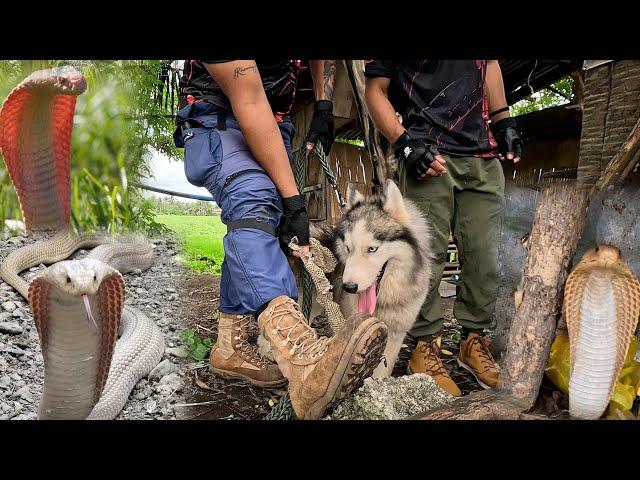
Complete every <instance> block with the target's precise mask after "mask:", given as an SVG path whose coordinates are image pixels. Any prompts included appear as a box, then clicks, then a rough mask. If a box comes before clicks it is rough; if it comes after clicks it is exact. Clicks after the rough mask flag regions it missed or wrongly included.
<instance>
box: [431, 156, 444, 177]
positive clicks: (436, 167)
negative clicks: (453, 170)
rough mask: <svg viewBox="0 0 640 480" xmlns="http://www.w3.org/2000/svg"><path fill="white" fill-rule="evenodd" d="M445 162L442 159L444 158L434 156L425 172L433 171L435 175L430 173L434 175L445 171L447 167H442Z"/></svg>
mask: <svg viewBox="0 0 640 480" xmlns="http://www.w3.org/2000/svg"><path fill="white" fill-rule="evenodd" d="M445 163H446V162H445V161H444V158H442V157H440V156H438V157H436V159H435V160H434V161H433V162H431V165H430V166H429V169H428V170H427V173H429V170H431V171H433V172H435V175H432V176H434V177H435V176H439V175H443V174H445V173H447V169H446V168H444V164H445Z"/></svg>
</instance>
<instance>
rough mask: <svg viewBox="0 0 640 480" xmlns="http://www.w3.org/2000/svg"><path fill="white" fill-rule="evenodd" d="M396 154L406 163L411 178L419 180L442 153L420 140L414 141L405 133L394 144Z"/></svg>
mask: <svg viewBox="0 0 640 480" xmlns="http://www.w3.org/2000/svg"><path fill="white" fill-rule="evenodd" d="M393 146H394V153H395V156H396V158H397V159H398V160H399V161H402V162H404V166H405V168H406V170H407V175H408V176H409V177H412V178H415V179H416V180H419V179H420V177H421V176H422V175H423V174H425V173H426V172H427V170H429V167H430V166H431V162H433V161H434V160H435V159H436V157H437V156H438V155H440V152H439V151H438V149H437V148H436V146H435V145H433V144H431V143H428V142H425V141H424V140H420V139H413V138H411V137H410V136H409V134H408V133H407V132H404V133H403V134H402V135H400V137H399V138H398V139H397V140H396V142H395V143H394V144H393Z"/></svg>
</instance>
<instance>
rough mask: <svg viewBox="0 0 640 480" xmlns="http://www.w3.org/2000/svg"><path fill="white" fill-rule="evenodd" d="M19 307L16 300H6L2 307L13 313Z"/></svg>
mask: <svg viewBox="0 0 640 480" xmlns="http://www.w3.org/2000/svg"><path fill="white" fill-rule="evenodd" d="M16 308H17V305H16V304H15V303H14V302H4V303H3V304H2V309H3V310H5V311H7V312H9V313H11V312H13V311H14V310H15V309H16Z"/></svg>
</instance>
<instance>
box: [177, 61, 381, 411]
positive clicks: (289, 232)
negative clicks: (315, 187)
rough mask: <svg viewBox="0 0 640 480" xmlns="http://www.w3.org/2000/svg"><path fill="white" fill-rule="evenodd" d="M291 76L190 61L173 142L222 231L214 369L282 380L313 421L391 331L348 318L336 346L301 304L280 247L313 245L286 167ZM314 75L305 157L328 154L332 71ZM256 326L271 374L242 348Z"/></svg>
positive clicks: (256, 66) (314, 67)
mask: <svg viewBox="0 0 640 480" xmlns="http://www.w3.org/2000/svg"><path fill="white" fill-rule="evenodd" d="M298 67H299V65H298V64H297V63H296V62H295V61H291V60H283V61H271V62H261V61H257V62H256V61H253V60H210V61H201V60H187V61H186V63H185V68H184V74H183V77H182V78H181V81H180V101H181V109H180V111H179V113H178V116H177V124H178V129H177V130H176V143H177V144H178V146H184V149H185V157H184V168H185V174H186V176H187V179H188V180H189V182H191V183H192V184H194V185H197V186H203V187H205V188H207V189H208V190H209V192H210V193H211V195H212V196H213V198H214V200H215V201H216V203H217V204H218V205H219V206H220V208H221V210H222V213H221V218H222V221H223V223H225V224H226V225H227V235H226V236H225V238H224V249H225V260H224V263H223V265H222V278H221V285H220V308H219V310H220V315H219V325H218V339H217V341H216V345H215V346H214V347H213V349H212V352H211V357H210V364H211V369H212V370H213V371H214V372H215V373H217V374H220V375H223V376H228V377H234V378H242V379H244V380H246V381H248V382H250V383H252V384H254V385H258V386H264V387H273V386H278V385H283V384H284V383H286V382H287V381H288V384H289V393H290V396H291V401H292V405H293V408H294V410H295V412H296V415H297V416H298V417H299V418H319V417H320V416H322V415H323V414H324V412H325V411H326V410H327V409H328V408H330V407H331V406H332V405H333V404H335V403H336V402H337V401H339V400H340V399H341V398H343V397H344V396H346V395H348V394H349V393H350V392H351V391H353V390H354V389H355V388H357V387H358V386H359V385H360V384H361V382H362V381H363V380H364V378H366V377H367V376H368V375H370V374H371V372H372V371H373V369H374V368H375V366H376V365H377V364H378V363H379V361H380V358H381V351H382V350H383V349H384V343H385V341H386V327H385V325H384V324H383V323H382V322H380V321H378V320H377V319H375V318H374V317H368V318H364V319H363V318H352V319H350V320H349V321H348V322H347V323H346V324H345V326H344V328H343V329H342V330H341V331H340V332H339V333H338V334H337V335H336V336H335V337H333V338H331V339H329V338H326V337H320V336H318V334H317V333H316V332H315V330H313V329H312V328H311V327H310V326H309V325H308V323H307V321H306V320H305V318H304V317H303V315H302V314H301V311H300V308H299V306H298V304H297V303H296V300H297V298H298V292H297V288H296V283H295V279H294V276H293V273H292V272H291V269H290V268H289V264H288V261H287V259H286V256H285V254H284V252H283V248H285V249H286V248H287V247H286V245H288V243H289V242H290V241H291V239H293V238H294V237H297V240H298V242H299V244H300V245H303V246H308V244H309V221H308V217H307V213H306V209H305V202H304V196H303V195H300V193H299V192H298V190H297V187H296V184H295V180H294V177H293V173H292V171H291V166H290V163H289V158H290V155H291V138H292V136H293V125H292V124H291V122H290V121H289V118H288V114H289V111H290V108H291V106H292V104H293V100H294V97H295V91H296V79H297V71H298ZM311 72H312V77H313V79H314V91H315V94H316V102H315V104H314V116H313V119H312V122H311V126H310V132H309V136H308V137H307V138H308V141H309V142H308V145H307V148H313V143H314V142H316V141H318V142H320V143H321V144H322V145H323V148H324V150H325V151H327V152H328V151H329V149H330V148H331V142H332V141H333V104H332V102H331V98H332V91H333V81H334V74H335V63H334V62H333V61H326V60H315V61H311ZM307 248H308V247H307ZM255 318H257V319H258V327H259V329H260V332H261V334H262V335H263V336H264V338H265V339H266V340H268V341H269V342H270V346H271V352H272V353H273V356H274V358H275V360H276V363H272V362H270V361H269V360H267V359H266V358H265V357H263V356H262V355H260V353H259V352H258V350H257V348H256V346H255V345H252V344H250V343H249V342H248V327H249V324H250V322H252V321H254V320H255Z"/></svg>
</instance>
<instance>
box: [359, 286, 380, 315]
mask: <svg viewBox="0 0 640 480" xmlns="http://www.w3.org/2000/svg"><path fill="white" fill-rule="evenodd" d="M376 283H377V282H373V283H372V284H371V285H369V288H367V289H366V290H365V291H364V292H361V293H360V294H359V295H358V312H360V313H369V314H372V313H373V312H375V310H376V302H377V300H378V293H377V292H376V290H377V285H376Z"/></svg>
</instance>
